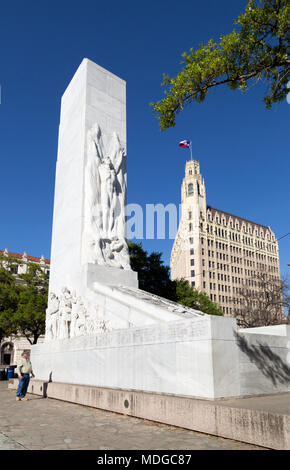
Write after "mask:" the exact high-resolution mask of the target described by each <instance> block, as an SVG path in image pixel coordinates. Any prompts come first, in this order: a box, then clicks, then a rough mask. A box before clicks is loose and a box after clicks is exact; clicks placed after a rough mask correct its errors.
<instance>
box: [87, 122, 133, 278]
mask: <svg viewBox="0 0 290 470" xmlns="http://www.w3.org/2000/svg"><path fill="white" fill-rule="evenodd" d="M125 195H126V153H125V150H124V148H122V146H121V143H120V140H119V137H118V135H117V133H116V132H113V134H112V135H111V137H110V138H107V136H104V135H103V132H102V130H101V128H100V126H99V125H98V124H95V125H94V126H93V127H92V128H91V129H89V131H88V134H87V163H86V168H85V223H84V232H83V262H85V263H95V264H98V265H107V266H113V267H116V268H121V269H131V268H130V261H129V251H128V246H127V243H126V240H125V198H126V196H125Z"/></svg>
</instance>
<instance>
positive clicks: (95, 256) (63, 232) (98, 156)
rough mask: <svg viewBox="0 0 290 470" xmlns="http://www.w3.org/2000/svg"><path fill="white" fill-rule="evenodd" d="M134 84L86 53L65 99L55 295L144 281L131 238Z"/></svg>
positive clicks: (58, 169)
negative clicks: (129, 95) (135, 267)
mask: <svg viewBox="0 0 290 470" xmlns="http://www.w3.org/2000/svg"><path fill="white" fill-rule="evenodd" d="M126 185H127V174H126V82H125V81H124V80H122V79H120V78H119V77H117V76H116V75H114V74H112V73H111V72H109V71H107V70H105V69H103V68H102V67H100V66H99V65H96V64H95V63H94V62H92V61H90V60H88V59H84V60H83V61H82V63H81V64H80V66H79V68H78V69H77V71H76V73H75V75H74V77H73V79H72V80H71V82H70V84H69V86H68V87H67V89H66V91H65V93H64V95H63V97H62V101H61V116H60V126H59V141H58V158H57V167H56V181H55V198H54V214H53V231H52V248H51V271H50V286H49V290H50V293H52V292H53V293H54V294H56V296H59V295H60V294H61V290H62V288H63V287H64V286H66V287H67V288H68V289H70V291H75V292H76V293H77V295H80V296H82V297H86V295H87V289H88V288H90V287H91V286H92V284H93V282H95V281H97V282H102V283H103V284H108V285H124V286H132V287H137V284H138V282H137V275H136V273H134V272H133V271H132V270H131V269H130V265H129V254H128V248H127V244H126V241H125V204H126Z"/></svg>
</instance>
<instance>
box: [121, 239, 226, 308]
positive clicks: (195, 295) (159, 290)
mask: <svg viewBox="0 0 290 470" xmlns="http://www.w3.org/2000/svg"><path fill="white" fill-rule="evenodd" d="M128 246H129V253H130V263H131V268H132V269H133V271H136V272H137V273H138V280H139V288H140V289H142V290H145V291H146V292H150V293H152V294H155V295H159V296H160V297H164V298H165V299H169V300H172V301H174V302H178V303H180V304H182V305H185V306H187V307H190V308H194V309H196V310H201V311H202V312H205V313H208V314H211V315H223V312H222V310H221V309H220V308H219V307H218V306H217V305H216V304H215V303H213V302H212V301H211V300H210V298H209V297H208V296H207V295H206V294H205V293H204V292H200V291H198V290H197V289H195V288H193V287H191V286H190V285H189V283H188V282H187V281H185V280H178V281H172V280H171V279H170V269H169V267H168V266H164V264H163V261H162V259H161V257H162V254H161V253H155V252H153V253H151V254H150V255H148V253H147V252H146V251H145V250H143V248H142V246H141V244H137V243H133V242H129V243H128Z"/></svg>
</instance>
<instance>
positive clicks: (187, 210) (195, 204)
mask: <svg viewBox="0 0 290 470" xmlns="http://www.w3.org/2000/svg"><path fill="white" fill-rule="evenodd" d="M181 203H182V216H181V220H180V224H179V228H178V231H177V235H176V238H175V241H174V245H173V248H172V252H171V261H170V265H171V277H172V279H181V278H183V279H186V280H188V281H189V283H190V284H191V285H192V286H194V287H196V288H197V289H199V290H202V291H204V292H206V294H208V295H209V297H210V298H211V300H213V301H214V302H216V303H217V304H218V305H219V306H220V307H221V308H222V310H223V312H224V314H225V315H226V316H238V315H239V313H241V308H242V303H243V299H242V295H239V294H240V290H241V288H247V289H250V290H257V291H258V289H259V283H258V282H257V281H256V280H255V276H257V274H258V273H261V272H263V273H267V276H268V279H269V280H270V279H272V280H274V281H279V280H280V279H281V276H280V266H279V253H278V242H277V240H276V238H275V235H274V233H273V232H272V230H271V229H270V227H265V226H264V225H260V224H258V223H256V222H251V221H249V220H246V219H242V218H241V217H238V216H236V215H233V214H229V213H227V212H225V211H222V210H220V209H215V208H213V207H211V206H208V205H207V203H206V191H205V182H204V178H202V176H201V174H200V168H199V162H198V161H195V160H190V161H188V162H186V166H185V177H184V179H183V182H182V187H181ZM282 318H283V312H282V311H281V319H282Z"/></svg>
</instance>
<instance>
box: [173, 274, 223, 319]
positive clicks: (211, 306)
mask: <svg viewBox="0 0 290 470" xmlns="http://www.w3.org/2000/svg"><path fill="white" fill-rule="evenodd" d="M175 284H176V301H177V302H178V303H180V304H182V305H186V306H187V307H190V308H194V309H196V310H201V311H202V312H204V313H208V314H209V315H223V311H222V310H221V308H220V307H219V306H218V305H217V304H216V303H214V302H212V300H211V299H210V298H209V296H208V295H207V294H205V293H204V292H201V291H199V290H197V289H195V288H194V287H191V286H190V284H189V282H188V281H186V280H184V279H180V280H178V281H175Z"/></svg>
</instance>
